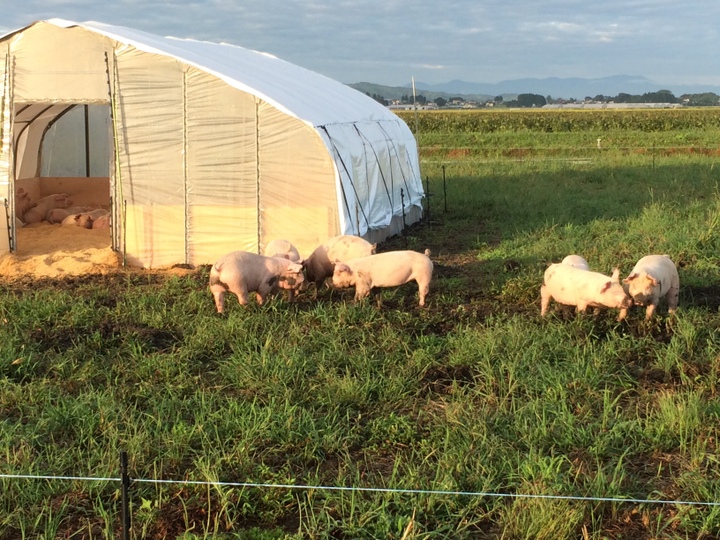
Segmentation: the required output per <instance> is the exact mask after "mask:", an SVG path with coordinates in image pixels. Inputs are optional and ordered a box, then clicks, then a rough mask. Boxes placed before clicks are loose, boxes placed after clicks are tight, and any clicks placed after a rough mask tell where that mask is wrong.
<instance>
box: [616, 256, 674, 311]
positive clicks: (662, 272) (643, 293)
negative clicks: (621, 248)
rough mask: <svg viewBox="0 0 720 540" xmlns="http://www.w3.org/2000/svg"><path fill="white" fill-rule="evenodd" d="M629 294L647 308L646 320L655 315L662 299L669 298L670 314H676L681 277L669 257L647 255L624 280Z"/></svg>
mask: <svg viewBox="0 0 720 540" xmlns="http://www.w3.org/2000/svg"><path fill="white" fill-rule="evenodd" d="M623 283H625V285H626V287H627V290H628V294H629V295H630V296H631V297H632V299H633V302H634V303H635V304H637V305H638V306H645V319H650V318H651V317H652V316H653V314H654V313H655V309H656V308H657V305H658V303H659V302H660V299H661V298H663V297H667V303H668V312H669V313H675V311H676V310H677V307H678V299H679V295H680V277H679V276H678V272H677V268H676V267H675V263H673V261H672V260H671V259H670V257H669V256H668V255H647V256H645V257H643V258H642V259H640V260H639V261H638V262H637V264H635V267H634V268H633V269H632V270H631V271H630V275H629V276H628V277H626V278H625V279H624V280H623Z"/></svg>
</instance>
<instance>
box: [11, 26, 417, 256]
mask: <svg viewBox="0 0 720 540" xmlns="http://www.w3.org/2000/svg"><path fill="white" fill-rule="evenodd" d="M0 54H1V56H0V98H1V99H2V104H1V107H0V111H2V116H1V121H2V124H1V128H2V133H1V135H2V148H1V149H0V197H3V198H5V199H6V200H7V201H8V203H9V204H8V206H7V208H8V217H9V218H13V217H14V215H15V214H14V211H15V198H14V193H15V191H16V190H17V188H18V187H19V186H28V188H27V189H28V190H30V191H31V193H32V194H33V195H34V196H42V195H44V194H47V193H50V192H53V190H55V189H56V188H57V187H58V186H62V187H63V188H64V189H65V190H66V191H71V190H76V191H78V192H79V191H81V190H83V189H85V188H86V187H87V189H89V190H90V191H93V192H94V193H97V192H100V193H102V192H103V191H105V190H106V191H107V201H108V203H109V204H111V205H112V211H113V217H114V218H115V219H114V222H113V229H112V232H111V235H112V239H113V246H114V247H115V248H116V249H117V250H118V251H121V252H123V253H124V254H125V255H126V256H127V259H128V261H129V262H130V263H131V264H137V265H141V266H145V267H157V266H164V265H168V264H175V263H190V264H203V263H210V262H213V261H214V260H215V259H216V258H217V257H219V256H220V255H222V254H224V253H226V252H228V251H232V250H235V249H245V250H248V251H256V252H257V251H260V250H261V249H262V247H263V246H264V245H265V244H267V243H268V242H269V241H271V240H273V239H276V238H285V239H287V240H290V241H291V242H293V243H294V244H295V245H296V246H297V247H298V249H299V250H300V252H301V253H302V254H305V255H307V254H309V253H310V251H312V249H314V247H315V246H317V245H318V244H319V243H321V242H323V241H324V240H326V239H327V238H329V237H331V236H334V235H337V234H356V235H360V236H365V237H366V238H368V239H370V240H371V241H378V240H382V239H384V238H386V237H387V236H390V235H392V234H396V233H398V232H399V231H400V230H401V228H402V226H403V222H404V223H405V224H410V223H412V222H414V221H417V220H418V219H419V218H420V217H421V216H422V198H423V188H422V182H421V178H420V170H419V163H418V156H417V147H416V143H415V139H414V137H413V135H412V133H411V132H410V130H409V129H408V127H407V125H406V124H405V123H404V122H403V121H402V120H400V119H399V118H398V117H397V116H396V115H395V114H394V113H392V112H391V111H389V110H388V109H387V108H386V107H383V106H382V105H380V104H379V103H377V102H375V101H374V100H372V99H371V98H369V97H368V96H366V95H364V94H362V93H360V92H357V91H356V90H354V89H352V88H350V87H348V86H346V85H344V84H341V83H339V82H336V81H333V80H332V79H329V78H327V77H324V76H322V75H319V74H317V73H314V72H311V71H308V70H306V69H303V68H301V67H299V66H296V65H293V64H290V63H288V62H285V61H283V60H280V59H278V58H276V57H273V56H271V55H268V54H263V53H259V52H256V51H251V50H247V49H243V48H241V47H237V46H233V45H227V44H219V43H208V42H200V41H195V40H187V39H177V38H170V37H159V36H155V35H152V34H148V33H145V32H140V31H137V30H132V29H128V28H123V27H117V26H109V25H106V24H102V23H97V22H85V23H75V22H70V21H65V20H59V19H52V20H49V21H39V22H36V23H33V24H31V25H29V26H27V27H25V28H22V29H19V30H17V31H15V32H11V33H9V34H7V35H5V36H2V37H0ZM77 107H85V113H84V116H83V115H82V114H75V116H77V118H78V119H83V118H84V119H85V126H86V130H87V126H88V124H89V122H88V118H90V119H92V118H96V119H99V120H97V122H96V123H95V124H92V122H90V124H92V125H95V128H94V129H98V128H97V125H99V126H100V128H99V129H100V130H103V129H104V130H105V137H103V136H98V135H97V134H96V135H92V136H88V135H85V139H90V141H89V142H90V143H93V144H94V145H95V146H96V147H99V146H102V144H101V143H102V141H104V140H105V139H106V140H107V143H106V144H105V146H106V147H105V148H94V147H93V144H86V145H85V149H84V150H78V152H80V153H82V152H85V153H86V154H92V156H90V155H83V156H80V157H78V156H71V157H72V158H73V160H74V162H78V163H85V162H87V163H88V167H87V171H86V172H82V173H77V172H75V173H73V174H74V175H76V176H77V178H73V179H72V181H71V179H68V178H64V177H63V174H65V173H61V174H57V173H56V174H48V173H47V172H46V171H44V169H45V168H46V165H44V164H43V159H44V160H45V161H47V154H48V152H49V151H48V150H47V149H48V148H50V147H51V146H49V145H50V141H48V140H47V139H48V138H49V137H51V135H52V133H53V130H52V129H48V128H49V127H50V126H53V125H55V124H56V123H57V124H58V125H60V121H59V118H60V117H61V116H62V115H67V119H70V118H72V117H73V115H74V113H73V112H72V111H73V110H74V108H77ZM60 111H63V112H62V113H60ZM88 111H89V112H88ZM98 122H99V123H98ZM77 123H78V125H81V124H82V122H80V121H78V122H77ZM65 124H69V121H66V122H65ZM86 133H87V131H86ZM58 137H67V134H58ZM79 146H81V145H79ZM43 149H45V154H46V155H45V156H43ZM73 152H74V151H72V152H71V151H68V150H64V151H62V152H58V151H56V152H55V159H57V157H58V156H59V155H60V154H63V155H67V154H71V153H73ZM98 160H99V161H100V166H98V165H97V162H98ZM105 161H106V163H105V166H103V162H105ZM98 170H100V171H101V172H99V173H98V172H97V171H98ZM102 171H106V172H102ZM83 186H85V187H83ZM71 194H72V193H71ZM73 195H77V196H81V195H82V194H80V193H78V194H73ZM0 221H1V222H3V224H2V225H0V227H3V226H6V227H9V230H8V231H0V236H3V237H4V242H5V244H6V245H5V246H3V244H2V242H0V250H3V249H4V250H5V251H7V250H8V249H10V248H12V246H11V243H10V242H9V241H8V240H7V238H8V235H12V230H13V220H12V219H9V220H7V224H5V221H6V220H0ZM6 232H7V233H8V234H5V233H6Z"/></svg>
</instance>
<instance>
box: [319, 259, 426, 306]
mask: <svg viewBox="0 0 720 540" xmlns="http://www.w3.org/2000/svg"><path fill="white" fill-rule="evenodd" d="M432 273H433V263H432V261H431V260H430V250H428V249H426V250H425V254H424V255H423V254H422V253H418V252H417V251H387V252H385V253H378V254H375V255H368V256H367V257H360V258H357V259H350V260H347V261H345V262H340V261H338V262H336V264H335V270H334V272H333V276H332V278H333V279H332V281H333V285H334V286H335V287H339V288H343V287H352V286H353V285H354V286H355V300H356V301H357V300H361V299H362V298H365V297H366V296H368V295H369V294H370V291H371V290H372V289H373V287H397V286H398V285H403V284H404V283H407V282H409V281H415V282H417V284H418V297H419V300H420V305H421V306H424V305H425V297H426V296H427V294H428V292H430V280H431V279H432Z"/></svg>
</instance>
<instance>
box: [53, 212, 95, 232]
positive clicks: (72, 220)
mask: <svg viewBox="0 0 720 540" xmlns="http://www.w3.org/2000/svg"><path fill="white" fill-rule="evenodd" d="M60 225H62V226H63V227H67V226H77V227H82V228H83V229H92V228H93V218H92V216H91V215H90V214H72V215H69V216H67V217H66V218H65V219H63V220H62V221H61V222H60Z"/></svg>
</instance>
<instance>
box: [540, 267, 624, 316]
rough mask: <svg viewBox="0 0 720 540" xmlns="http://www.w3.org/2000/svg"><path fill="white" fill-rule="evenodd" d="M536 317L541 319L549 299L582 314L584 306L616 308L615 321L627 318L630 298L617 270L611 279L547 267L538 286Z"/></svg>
mask: <svg viewBox="0 0 720 540" xmlns="http://www.w3.org/2000/svg"><path fill="white" fill-rule="evenodd" d="M540 298H541V306H540V315H541V316H543V317H544V316H545V314H546V313H547V311H548V306H549V305H550V300H555V301H556V302H558V303H559V304H565V305H568V306H576V307H577V310H578V311H580V312H584V311H585V310H586V309H587V308H588V307H600V308H620V314H619V315H618V319H617V320H618V321H621V320H623V319H624V318H625V316H626V315H627V309H628V308H629V307H630V306H631V305H632V299H631V298H630V297H629V296H628V295H627V293H626V292H625V289H623V286H622V284H621V283H620V270H618V269H617V268H615V269H614V270H613V274H612V277H608V276H606V275H604V274H601V273H600V272H592V271H590V270H583V269H581V268H576V267H574V266H570V265H569V264H562V263H560V264H551V265H550V266H549V267H548V269H547V270H545V276H544V278H543V284H542V286H541V287H540Z"/></svg>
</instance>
